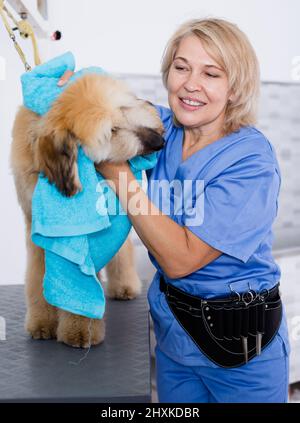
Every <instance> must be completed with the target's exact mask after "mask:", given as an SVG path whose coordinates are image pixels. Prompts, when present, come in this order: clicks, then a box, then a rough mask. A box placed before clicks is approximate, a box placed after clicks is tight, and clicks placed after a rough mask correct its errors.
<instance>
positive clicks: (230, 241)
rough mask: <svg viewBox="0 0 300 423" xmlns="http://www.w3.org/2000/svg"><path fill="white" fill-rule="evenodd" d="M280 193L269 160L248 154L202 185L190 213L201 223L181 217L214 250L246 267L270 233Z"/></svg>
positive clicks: (277, 170) (188, 217)
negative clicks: (195, 214)
mask: <svg viewBox="0 0 300 423" xmlns="http://www.w3.org/2000/svg"><path fill="white" fill-rule="evenodd" d="M279 189H280V174H279V169H278V168H277V166H276V163H275V162H274V161H272V157H270V156H267V157H265V156H264V155H263V154H259V153H258V154H250V155H249V156H248V157H243V158H242V159H241V160H239V161H238V162H236V163H234V164H233V165H232V166H230V167H229V168H227V169H226V170H224V171H223V172H221V173H220V174H219V175H217V176H215V177H214V178H213V179H212V180H210V181H209V183H207V184H206V186H205V184H204V188H203V190H202V192H200V193H198V194H197V196H196V197H195V199H196V201H195V203H194V211H193V213H195V210H196V211H197V209H198V212H199V213H200V215H201V213H202V215H201V216H202V219H201V222H200V223H199V221H198V222H197V219H193V218H192V219H191V216H190V215H188V214H184V216H183V224H184V225H185V226H186V227H187V228H188V229H189V230H191V231H192V232H193V233H194V234H195V235H197V236H198V237H199V238H200V239H201V240H203V241H204V242H206V243H207V244H209V245H210V246H212V247H213V248H215V249H217V250H219V251H221V252H223V253H225V254H228V255H230V256H233V257H235V258H237V259H239V260H242V261H243V262H244V263H246V262H247V261H248V260H249V258H250V256H251V255H252V254H253V253H254V252H255V251H256V250H257V248H258V247H259V245H260V243H261V242H262V241H263V240H264V238H265V237H266V235H267V234H268V232H269V231H270V230H271V227H272V223H273V221H274V219H275V217H276V215H277V199H278V194H279ZM198 220H199V219H198ZM193 221H195V222H197V223H196V224H194V223H193Z"/></svg>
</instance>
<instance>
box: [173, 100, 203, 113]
mask: <svg viewBox="0 0 300 423" xmlns="http://www.w3.org/2000/svg"><path fill="white" fill-rule="evenodd" d="M179 100H180V105H181V107H182V108H183V109H185V110H188V111H191V112H192V111H194V110H199V109H201V107H203V106H205V105H206V103H203V102H202V101H196V100H190V99H188V98H179Z"/></svg>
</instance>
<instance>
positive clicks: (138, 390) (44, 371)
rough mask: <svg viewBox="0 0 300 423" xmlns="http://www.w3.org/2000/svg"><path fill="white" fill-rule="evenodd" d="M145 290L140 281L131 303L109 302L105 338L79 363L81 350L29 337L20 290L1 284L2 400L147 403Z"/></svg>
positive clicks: (147, 323)
mask: <svg viewBox="0 0 300 423" xmlns="http://www.w3.org/2000/svg"><path fill="white" fill-rule="evenodd" d="M146 291H147V285H146V284H145V283H144V288H143V293H142V295H141V296H140V297H139V298H137V299H135V300H132V301H113V300H107V311H106V338H105V340H104V342H103V343H102V344H100V345H98V346H96V347H91V349H90V351H89V352H88V354H87V356H86V358H84V359H82V358H83V357H84V355H85V354H86V352H87V350H85V349H77V348H72V347H69V346H67V345H64V344H62V343H58V342H56V341H55V340H33V339H31V338H30V336H29V334H27V333H26V332H25V330H24V316H25V301H24V286H23V285H12V286H0V316H2V317H3V318H4V319H5V320H6V340H1V339H3V333H2V337H1V338H0V402H97V403H105V402H151V383H150V347H149V319H148V316H149V315H148V309H149V307H148V303H147V299H146ZM2 321H3V319H2ZM0 333H1V332H0ZM81 359H82V360H81ZM80 360H81V361H80ZM72 363H75V364H72Z"/></svg>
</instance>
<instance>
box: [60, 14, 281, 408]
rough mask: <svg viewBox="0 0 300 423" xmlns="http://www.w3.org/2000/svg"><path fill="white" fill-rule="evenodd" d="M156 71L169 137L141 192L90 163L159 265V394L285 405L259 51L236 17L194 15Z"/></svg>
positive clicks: (151, 296)
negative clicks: (260, 124)
mask: <svg viewBox="0 0 300 423" xmlns="http://www.w3.org/2000/svg"><path fill="white" fill-rule="evenodd" d="M162 75H163V81H164V85H165V87H166V89H167V91H168V100H169V105H170V109H167V108H164V107H159V106H157V110H158V111H159V113H160V116H161V119H162V121H163V123H164V126H165V131H166V132H165V139H166V144H165V147H164V149H163V150H162V151H161V152H160V153H159V158H158V162H157V165H156V167H155V168H154V169H153V170H152V171H151V173H150V172H149V173H148V179H149V186H148V196H147V195H146V194H145V193H144V192H143V191H142V189H141V188H140V186H139V184H138V183H137V181H136V180H135V178H134V176H133V174H132V172H131V171H130V168H129V166H128V164H127V163H124V164H120V165H114V164H111V163H103V164H101V165H100V167H98V169H99V170H100V171H101V173H102V174H103V175H104V176H105V177H106V178H107V179H109V180H111V181H112V183H114V186H115V190H116V193H117V195H118V196H119V199H120V201H121V203H122V205H123V207H124V208H126V210H127V213H128V216H129V218H130V220H131V222H132V224H133V226H134V228H135V230H136V232H137V233H138V235H139V237H140V238H141V240H142V242H143V243H144V245H145V246H146V247H147V249H148V250H149V256H150V259H151V260H152V262H153V264H154V265H155V266H156V268H157V272H156V274H155V276H154V279H153V281H152V284H151V287H150V289H149V293H148V300H149V304H150V312H151V315H152V318H153V322H154V329H155V334H156V339H157V346H156V350H155V351H156V365H157V388H158V396H159V400H160V401H161V402H286V401H287V389H288V352H289V351H288V350H289V346H288V339H287V328H286V321H285V317H283V318H281V303H280V298H279V296H278V286H277V284H278V282H279V280H280V269H279V267H278V266H277V264H276V263H275V262H274V260H273V257H272V254H271V248H272V239H273V235H272V223H273V221H274V219H275V216H276V214H277V199H278V193H279V188H280V171H279V167H278V163H277V160H276V156H275V152H274V150H273V147H272V145H271V144H270V143H269V142H268V140H267V139H266V138H265V137H264V135H263V134H262V133H261V132H259V131H258V130H257V129H255V128H254V127H253V126H252V125H253V124H254V123H255V109H256V105H257V98H258V91H259V67H258V63H257V59H256V55H255V52H254V51H253V48H252V46H251V44H250V43H249V41H248V39H247V37H246V36H245V34H243V33H242V32H241V31H240V30H239V29H238V28H237V26H236V25H233V24H231V23H229V22H227V21H224V20H220V19H203V20H192V21H189V22H186V23H184V24H183V25H181V26H180V28H179V29H178V30H177V31H176V33H175V34H174V35H173V37H172V38H171V39H170V42H169V44H168V46H167V48H166V50H165V53H164V58H163V63H162ZM67 79H68V74H67V75H65V76H64V77H63V78H62V82H61V83H64V81H65V80H67ZM122 172H123V173H125V175H126V178H123V177H122V178H120V174H121V173H122ZM163 181H164V182H166V181H167V182H168V183H170V184H171V185H172V189H170V190H169V192H168V194H170V195H169V196H168V195H166V192H162V189H161V184H160V183H161V182H163ZM187 181H188V182H189V183H188V184H185V183H186V182H187ZM185 185H186V186H188V188H187V189H184V187H185ZM137 196H138V198H139V200H140V203H138V202H137V201H136V199H137ZM148 197H149V198H148ZM126 200H127V201H126ZM131 200H135V201H131ZM137 204H139V205H138V206H137ZM141 205H142V206H141ZM141 209H143V210H144V211H145V210H151V213H140V210H141ZM201 299H202V301H201ZM215 299H218V300H219V302H218V303H215V302H213V300H215ZM205 301H207V303H205ZM216 305H217V307H216ZM268 307H269V308H268ZM266 310H267V311H266ZM206 311H207V312H206ZM278 327H279V330H278Z"/></svg>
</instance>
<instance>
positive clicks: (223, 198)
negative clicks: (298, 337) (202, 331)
mask: <svg viewBox="0 0 300 423" xmlns="http://www.w3.org/2000/svg"><path fill="white" fill-rule="evenodd" d="M156 108H157V111H158V112H159V114H160V117H161V119H162V122H163V124H164V127H165V140H166V143H165V146H164V148H163V150H161V151H160V153H159V156H158V161H157V164H156V166H155V168H154V169H151V170H149V171H147V176H148V196H149V198H150V200H151V201H152V202H153V203H154V204H155V205H156V206H157V207H158V208H159V209H161V210H162V211H163V212H164V213H165V214H167V215H169V216H170V218H171V219H173V220H174V221H175V222H176V223H178V224H179V225H181V226H186V227H187V228H188V229H189V230H191V231H192V232H193V233H194V234H195V235H196V236H198V237H199V238H200V239H201V240H203V241H204V242H206V243H207V244H209V245H210V246H212V247H214V248H215V249H217V250H219V251H221V252H222V253H223V254H222V255H221V256H220V257H218V258H217V259H216V260H214V261H213V262H211V263H209V264H208V265H206V266H205V267H203V268H201V269H199V270H197V271H195V272H194V273H192V274H189V275H187V276H185V277H183V278H180V279H170V278H168V277H167V276H166V275H164V277H165V279H166V281H167V282H168V283H171V284H173V285H174V286H176V287H178V288H180V289H182V290H183V291H186V292H188V293H190V294H192V295H197V296H200V297H204V298H213V297H217V296H227V295H230V293H231V291H236V292H245V291H248V290H249V286H250V287H251V289H254V290H257V291H260V290H262V289H265V288H266V289H270V288H272V287H273V286H274V285H275V284H276V283H278V282H279V281H280V269H279V267H278V265H277V264H276V263H275V261H274V259H273V257H272V241H273V232H272V223H273V221H274V219H275V217H276V215H277V209H278V194H279V189H280V181H281V179H280V170H279V165H278V162H277V159H276V154H275V151H274V149H273V147H272V145H271V144H270V142H269V141H268V140H267V139H266V137H265V136H264V135H263V134H262V133H261V132H260V131H258V130H257V129H256V128H254V127H252V126H247V127H242V128H241V129H240V130H238V131H236V132H233V133H231V134H229V135H227V136H225V137H223V138H221V139H219V140H217V141H215V142H214V143H212V144H209V145H207V146H205V147H204V148H202V149H201V150H199V151H197V152H196V153H194V154H193V155H192V156H190V157H189V158H188V159H186V160H184V161H182V147H183V139H184V130H183V128H182V127H177V126H175V125H174V123H173V113H172V111H171V110H170V109H168V108H165V107H162V106H156ZM164 181H166V182H164ZM168 182H171V183H172V185H173V188H172V189H171V190H170V193H171V195H167V193H168ZM174 248H176V246H174ZM149 257H150V260H151V261H152V263H153V265H154V266H155V267H156V269H157V272H156V274H155V276H154V279H153V281H152V284H151V286H150V289H149V292H148V301H149V304H150V312H151V316H152V318H153V321H154V330H155V334H156V339H157V342H158V344H159V346H160V348H161V350H162V351H163V352H165V354H167V355H169V356H170V357H171V358H173V359H174V360H176V361H178V362H180V363H182V364H185V365H210V366H212V367H214V366H215V364H214V363H212V362H211V361H210V360H208V359H207V358H206V357H205V356H204V355H203V354H202V353H201V352H200V351H199V349H198V348H197V347H196V345H195V344H194V342H193V341H192V339H191V338H190V337H189V336H188V335H187V334H186V333H185V332H184V330H183V329H182V328H181V326H180V325H179V324H178V322H177V321H176V320H175V319H174V317H173V314H172V312H171V311H170V309H169V307H168V305H167V303H166V300H165V297H164V294H162V293H161V292H160V290H159V277H160V275H161V274H163V271H162V269H161V268H160V266H159V264H158V263H157V261H156V260H155V258H154V257H153V256H152V255H151V254H150V253H149ZM287 352H289V345H288V337H287V328H286V320H285V317H284V319H283V321H282V324H281V327H280V330H279V333H278V335H277V336H276V337H275V339H274V341H273V342H272V343H271V344H270V345H269V346H268V347H267V348H266V349H265V350H264V352H263V354H262V355H261V356H259V357H256V358H255V359H254V360H262V359H269V358H278V357H280V356H282V355H283V354H285V353H287Z"/></svg>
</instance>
